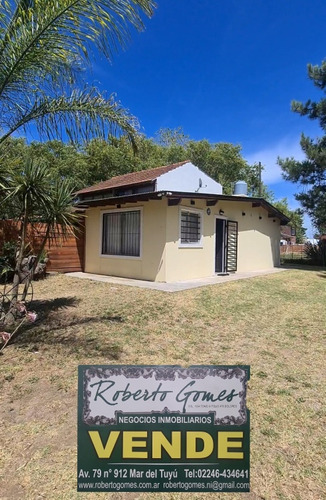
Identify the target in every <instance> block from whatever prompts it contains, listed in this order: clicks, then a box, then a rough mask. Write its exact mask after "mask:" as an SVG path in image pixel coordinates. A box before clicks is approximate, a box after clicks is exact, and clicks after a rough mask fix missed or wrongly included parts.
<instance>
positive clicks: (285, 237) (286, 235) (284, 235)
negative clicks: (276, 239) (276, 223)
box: [281, 226, 297, 245]
mask: <svg viewBox="0 0 326 500" xmlns="http://www.w3.org/2000/svg"><path fill="white" fill-rule="evenodd" d="M296 242H297V237H296V231H295V227H292V226H281V245H295V244H296Z"/></svg>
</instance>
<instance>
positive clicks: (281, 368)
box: [0, 268, 326, 500]
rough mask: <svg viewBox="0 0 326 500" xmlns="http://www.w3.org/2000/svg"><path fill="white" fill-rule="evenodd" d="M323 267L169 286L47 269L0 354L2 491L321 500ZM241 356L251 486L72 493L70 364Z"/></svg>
mask: <svg viewBox="0 0 326 500" xmlns="http://www.w3.org/2000/svg"><path fill="white" fill-rule="evenodd" d="M325 299H326V272H325V271H318V270H314V268H311V270H295V269H293V270H289V271H285V272H282V273H277V274H273V275H269V276H266V277H257V278H253V279H248V280H241V281H236V282H229V283H225V284H223V285H215V286H211V287H205V288H199V289H195V290H189V291H186V292H179V293H175V294H167V293H163V292H157V291H149V290H144V289H137V288H132V287H122V286H118V285H111V284H107V283H100V282H92V281H88V280H77V279H74V278H69V277H67V276H63V275H57V276H51V277H49V278H48V279H47V280H45V281H41V282H38V283H35V284H34V302H33V304H32V305H31V308H32V309H33V310H36V311H37V312H38V313H39V317H40V319H39V320H38V322H37V323H35V324H32V325H29V327H28V328H27V327H26V330H25V331H24V332H23V333H22V334H21V336H20V337H19V338H18V339H17V341H16V342H15V343H14V344H13V345H11V346H9V347H8V348H7V349H6V350H5V351H4V355H3V356H2V357H1V358H0V381H1V404H0V415H1V417H0V418H1V451H0V461H1V464H0V498H1V499H15V500H16V499H33V500H34V499H43V498H45V499H49V500H50V499H77V498H80V499H82V498H83V499H95V498H98V499H100V498H102V499H103V498H107V499H111V500H118V499H125V500H127V499H128V500H129V499H140V500H145V499H152V500H159V499H161V498H162V499H164V500H177V499H183V498H187V499H197V498H198V499H214V500H215V499H224V498H225V499H228V500H232V499H240V498H248V499H250V500H263V499H265V500H269V499H284V500H291V499H300V500H301V499H302V500H322V499H323V498H326V490H325V486H324V481H325V477H326V470H325V451H326V446H325V444H326V442H325V423H326V422H325V383H324V378H325V361H324V360H325V356H324V354H325V325H326V308H325ZM112 363H119V364H181V365H183V366H187V365H191V364H232V365H233V364H238V363H239V364H249V365H251V380H250V383H249V390H248V407H249V408H250V410H251V493H248V494H244V493H243V494H235V493H233V494H232V493H214V494H213V493H212V494H210V493H200V494H199V493H182V494H177V493H175V494H171V493H165V494H159V493H158V494H141V493H125V494H123V493H120V494H118V493H111V494H109V493H107V494H103V493H102V494H95V493H90V494H87V493H80V494H77V493H76V420H77V417H76V413H77V411H76V410H77V402H76V391H77V366H78V364H112Z"/></svg>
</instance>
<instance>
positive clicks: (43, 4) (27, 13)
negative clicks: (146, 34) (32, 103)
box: [0, 0, 154, 98]
mask: <svg viewBox="0 0 326 500" xmlns="http://www.w3.org/2000/svg"><path fill="white" fill-rule="evenodd" d="M153 6H154V3H153V1H152V0H101V1H95V0H34V1H31V2H28V3H27V4H26V2H25V1H22V0H21V1H19V2H17V8H16V11H15V12H11V19H8V23H7V29H5V28H4V29H3V32H2V33H1V38H0V59H1V71H0V98H7V96H8V94H10V93H13V92H21V91H23V92H24V93H26V91H27V90H29V88H34V89H36V90H38V88H39V86H38V84H39V83H40V81H43V80H44V79H45V78H48V79H49V78H50V79H51V78H52V79H53V81H54V82H55V81H57V80H58V79H60V78H61V76H60V75H62V72H61V69H62V66H63V67H64V68H65V70H66V71H68V73H69V77H72V74H73V73H72V72H70V70H71V68H72V67H73V64H72V63H74V62H76V61H78V60H84V61H85V57H87V50H88V48H89V46H90V44H96V45H97V47H98V48H99V49H100V50H102V51H103V52H104V53H105V55H106V56H107V57H111V55H112V52H113V51H114V50H115V49H116V48H117V46H118V45H119V46H123V45H124V44H125V42H126V40H127V39H128V37H129V28H130V26H133V27H135V28H137V29H142V27H143V23H142V18H141V13H144V14H146V15H148V16H150V15H151V14H152V11H153ZM62 77H63V78H66V77H67V74H64V75H62Z"/></svg>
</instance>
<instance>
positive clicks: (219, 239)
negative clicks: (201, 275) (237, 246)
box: [215, 219, 226, 273]
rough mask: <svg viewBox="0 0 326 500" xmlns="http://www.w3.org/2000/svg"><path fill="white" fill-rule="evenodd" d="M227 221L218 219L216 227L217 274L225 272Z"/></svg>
mask: <svg viewBox="0 0 326 500" xmlns="http://www.w3.org/2000/svg"><path fill="white" fill-rule="evenodd" d="M225 228H226V221H225V220H224V219H216V227H215V272H216V273H224V272H225V243H226V234H225Z"/></svg>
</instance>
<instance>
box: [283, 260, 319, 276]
mask: <svg viewBox="0 0 326 500" xmlns="http://www.w3.org/2000/svg"><path fill="white" fill-rule="evenodd" d="M280 267H281V268H282V269H289V270H291V269H299V270H302V271H314V272H316V271H321V272H322V273H326V270H325V267H323V266H316V265H314V264H299V263H295V264H290V263H286V264H281V266H280ZM318 276H319V277H321V278H324V277H325V274H318Z"/></svg>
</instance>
